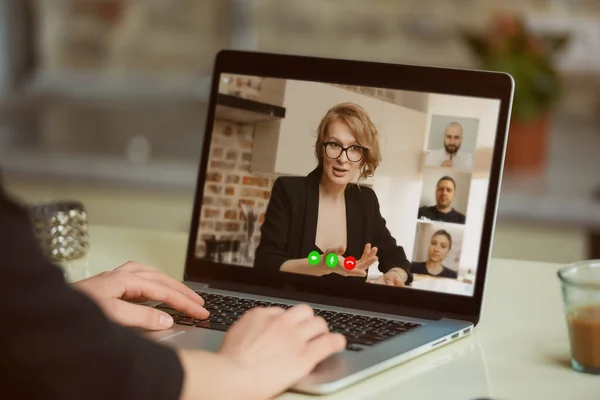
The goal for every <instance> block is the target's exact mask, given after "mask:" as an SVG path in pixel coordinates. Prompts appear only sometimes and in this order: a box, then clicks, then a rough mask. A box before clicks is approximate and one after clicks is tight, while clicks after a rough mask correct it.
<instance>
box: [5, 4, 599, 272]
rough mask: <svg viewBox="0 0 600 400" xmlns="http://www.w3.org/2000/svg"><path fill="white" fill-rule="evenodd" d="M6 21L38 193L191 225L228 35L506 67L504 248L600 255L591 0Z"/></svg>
mask: <svg viewBox="0 0 600 400" xmlns="http://www.w3.org/2000/svg"><path fill="white" fill-rule="evenodd" d="M500 5H501V8H500ZM0 27H1V30H0V166H1V167H2V171H3V175H4V181H5V184H6V186H7V188H8V189H9V190H10V191H11V192H12V193H14V194H15V195H17V196H19V197H21V198H22V199H23V200H25V201H27V202H30V203H37V202H42V201H53V200H59V199H77V200H80V201H82V202H83V203H84V204H85V206H86V208H87V209H88V211H89V218H90V222H91V223H92V224H103V225H113V226H126V227H135V228H146V229H160V230H168V231H177V232H186V231H187V230H188V228H189V222H190V215H191V208H192V203H193V194H194V189H195V183H196V173H197V163H198V160H199V156H200V151H201V143H202V138H203V135H204V123H205V117H206V110H207V100H208V90H209V84H210V75H211V72H212V71H211V69H212V62H213V58H214V56H215V54H216V53H217V52H218V51H219V50H221V49H224V48H230V49H248V50H260V51H271V52H280V53H293V54H304V55H316V56H326V57H337V58H354V59H362V60H372V61H384V62H398V63H410V64H428V65H436V66H447V67H464V68H483V69H496V70H502V71H507V72H510V73H511V74H513V75H514V76H515V79H516V83H517V88H518V89H517V93H516V95H515V96H516V97H515V108H514V110H513V118H512V121H511V136H510V140H509V144H508V150H507V155H506V157H507V166H506V172H505V179H504V182H503V186H502V191H501V196H500V206H499V213H498V225H497V229H496V234H495V244H494V256H496V257H508V258H518V259H526V260H544V261H555V262H570V261H574V260H578V259H583V258H591V257H594V258H600V239H599V237H600V174H599V173H598V171H600V157H599V156H598V151H600V2H599V1H597V0H518V1H517V0H505V1H503V2H501V4H497V2H496V1H492V0H403V1H401V2H400V1H396V0H369V1H366V0H302V1H300V0H287V1H281V0H0ZM92 245H93V238H92Z"/></svg>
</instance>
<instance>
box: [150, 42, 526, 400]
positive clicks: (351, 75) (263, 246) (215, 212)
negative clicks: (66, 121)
mask: <svg viewBox="0 0 600 400" xmlns="http://www.w3.org/2000/svg"><path fill="white" fill-rule="evenodd" d="M513 88H514V82H513V79H512V78H511V77H510V76H509V75H507V74H504V73H496V72H486V71H475V70H461V69H450V68H436V67H425V66H415V65H396V64H386V63H375V62H364V61H351V60H341V59H327V58H317V57H305V56H296V55H283V54H267V53H259V52H245V51H229V50H227V51H222V52H220V53H219V54H218V55H217V57H216V61H215V64H214V72H213V80H212V86H211V94H210V104H209V109H208V117H207V121H206V127H205V136H204V142H203V149H202V156H201V160H200V163H199V173H198V180H197V188H196V193H195V200H194V207H193V215H192V223H191V231H190V234H189V243H188V248H187V256H186V262H185V274H184V281H185V283H186V284H187V285H188V286H189V287H190V288H192V289H193V290H195V291H196V292H198V293H199V294H200V295H201V296H202V297H203V298H204V299H205V301H206V307H207V309H208V310H209V311H210V312H211V316H210V318H209V319H208V320H205V321H200V320H195V319H193V318H189V317H187V316H185V315H183V314H181V313H179V312H178V311H176V310H172V309H170V308H169V307H168V306H167V305H165V304H158V305H156V307H159V308H161V309H162V310H164V311H167V312H169V313H170V314H171V315H173V316H174V319H175V321H176V324H175V325H174V326H173V328H171V329H169V330H167V331H162V332H151V333H148V335H150V336H151V337H152V338H153V339H155V340H157V341H160V342H162V343H164V344H166V345H169V346H175V347H185V348H194V349H205V350H208V351H217V350H218V349H219V346H220V343H221V340H222V339H223V337H224V335H225V332H226V331H227V329H228V328H229V327H230V326H232V325H233V324H235V322H236V320H237V319H238V318H239V317H240V316H241V315H242V314H243V313H244V312H245V311H246V310H248V309H250V308H252V307H267V306H279V307H283V308H286V309H287V308H289V307H292V306H293V305H295V304H299V303H307V304H309V305H311V306H312V307H313V308H314V310H315V313H316V314H317V315H320V316H322V317H323V318H325V319H326V320H327V322H328V323H329V327H330V329H331V330H332V331H335V332H340V333H342V334H343V335H344V336H346V338H347V341H348V345H347V348H346V349H345V350H344V351H343V352H341V353H339V354H336V355H334V356H332V357H330V358H328V359H326V360H325V361H323V362H322V363H321V364H319V365H318V366H317V367H316V368H315V369H314V370H313V371H312V372H311V374H310V375H309V376H307V377H306V378H305V379H303V380H302V381H301V382H299V383H298V384H297V385H295V386H294V387H293V388H292V390H295V391H299V392H304V393H311V394H327V393H331V392H334V391H337V390H339V389H342V388H344V387H347V386H349V385H351V384H353V383H355V382H358V381H360V380H363V379H365V378H367V377H370V376H372V375H374V374H377V373H379V372H381V371H384V370H386V369H389V368H391V367H393V366H395V365H398V364H400V363H403V362H406V361H408V360H410V359H413V358H415V357H418V356H419V355H422V354H424V353H426V352H429V351H432V350H434V349H437V348H439V347H441V346H444V345H447V344H449V343H451V342H453V341H456V340H459V339H461V338H463V337H465V336H467V335H469V334H471V333H472V332H473V330H474V329H475V327H476V326H477V324H478V321H479V319H480V316H481V313H482V308H483V295H484V288H485V279H486V270H487V267H488V263H489V259H490V251H491V244H492V238H493V232H494V223H495V218H496V210H497V202H498V196H499V188H500V181H501V175H502V165H503V159H504V152H505V142H506V138H507V127H508V121H509V118H510V110H511V104H512V98H513ZM323 187H326V188H328V189H331V190H332V191H333V192H335V191H336V190H338V193H341V194H340V196H343V198H344V200H343V202H341V203H340V202H338V203H337V204H340V205H339V207H342V208H345V210H343V209H342V208H340V209H336V208H334V209H331V208H329V209H327V208H326V207H325V206H323V208H321V207H320V201H321V200H320V199H322V198H324V197H323V196H324V194H323V192H322V191H323V190H324V189H323ZM340 188H341V191H339V190H340ZM333 192H331V193H333ZM323 204H325V202H323ZM340 216H341V217H340ZM336 218H337V219H336ZM332 221H333V222H332ZM344 239H345V240H346V243H338V242H343V241H344ZM336 240H337V242H336ZM332 244H339V245H340V246H341V248H339V249H336V246H330V245H332ZM367 244H368V245H369V246H370V249H372V248H373V247H377V254H376V257H369V254H367V255H365V254H363V253H364V249H365V246H366V245H367ZM332 249H333V250H332Z"/></svg>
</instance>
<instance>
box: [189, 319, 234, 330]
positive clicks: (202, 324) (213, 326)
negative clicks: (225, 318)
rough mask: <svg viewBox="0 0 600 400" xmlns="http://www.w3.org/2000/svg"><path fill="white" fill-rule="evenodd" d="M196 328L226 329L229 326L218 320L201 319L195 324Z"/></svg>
mask: <svg viewBox="0 0 600 400" xmlns="http://www.w3.org/2000/svg"><path fill="white" fill-rule="evenodd" d="M196 328H207V329H214V330H217V331H226V330H227V329H229V326H228V325H225V324H221V323H218V322H210V321H201V322H199V323H197V324H196Z"/></svg>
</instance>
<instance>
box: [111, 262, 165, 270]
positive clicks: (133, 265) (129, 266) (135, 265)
mask: <svg viewBox="0 0 600 400" xmlns="http://www.w3.org/2000/svg"><path fill="white" fill-rule="evenodd" d="M115 270H120V271H129V272H137V271H156V270H155V269H154V268H150V267H148V266H146V265H144V264H141V263H139V262H137V261H127V262H126V263H125V264H123V265H120V266H118V267H117V268H115Z"/></svg>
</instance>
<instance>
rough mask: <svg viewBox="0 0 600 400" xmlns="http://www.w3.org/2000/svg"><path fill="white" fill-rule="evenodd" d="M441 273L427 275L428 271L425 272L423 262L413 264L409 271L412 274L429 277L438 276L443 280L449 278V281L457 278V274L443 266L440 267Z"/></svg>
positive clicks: (425, 267) (425, 268)
mask: <svg viewBox="0 0 600 400" xmlns="http://www.w3.org/2000/svg"><path fill="white" fill-rule="evenodd" d="M442 267H443V269H442V272H440V273H439V274H437V275H432V274H430V273H429V271H428V270H427V266H426V265H425V262H413V263H412V266H411V271H412V273H413V274H421V275H429V276H440V277H443V278H451V279H457V278H458V272H456V271H453V270H451V269H450V268H446V267H444V266H442Z"/></svg>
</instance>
